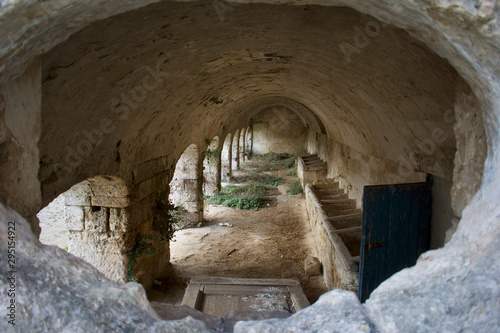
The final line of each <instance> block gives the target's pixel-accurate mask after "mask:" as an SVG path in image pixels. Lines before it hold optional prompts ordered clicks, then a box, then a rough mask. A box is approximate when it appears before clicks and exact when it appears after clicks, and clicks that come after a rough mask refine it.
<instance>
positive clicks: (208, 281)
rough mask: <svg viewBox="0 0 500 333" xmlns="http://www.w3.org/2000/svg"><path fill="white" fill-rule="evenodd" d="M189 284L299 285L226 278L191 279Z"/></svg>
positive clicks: (283, 280)
mask: <svg viewBox="0 0 500 333" xmlns="http://www.w3.org/2000/svg"><path fill="white" fill-rule="evenodd" d="M190 283H198V284H222V285H239V284H244V285H248V286H295V285H299V286H300V283H299V282H298V281H296V280H293V279H245V278H227V277H203V276H199V277H193V278H191V282H190Z"/></svg>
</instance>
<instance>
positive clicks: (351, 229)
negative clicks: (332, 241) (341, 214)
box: [334, 226, 362, 234]
mask: <svg viewBox="0 0 500 333" xmlns="http://www.w3.org/2000/svg"><path fill="white" fill-rule="evenodd" d="M361 228H362V227H361V226H356V227H348V228H340V229H336V230H335V231H334V232H335V233H336V234H346V233H351V232H359V233H361Z"/></svg>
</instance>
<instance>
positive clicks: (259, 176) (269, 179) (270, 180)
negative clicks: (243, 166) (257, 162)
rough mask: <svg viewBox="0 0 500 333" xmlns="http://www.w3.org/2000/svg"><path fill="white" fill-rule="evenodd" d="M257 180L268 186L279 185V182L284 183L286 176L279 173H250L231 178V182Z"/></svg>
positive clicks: (256, 181) (238, 182)
mask: <svg viewBox="0 0 500 333" xmlns="http://www.w3.org/2000/svg"><path fill="white" fill-rule="evenodd" d="M249 181H252V182H255V183H258V184H261V185H268V186H278V185H279V184H281V183H283V182H284V181H285V179H284V178H282V177H280V176H277V175H271V174H268V173H255V172H253V173H250V174H247V175H243V176H234V177H232V178H231V180H230V182H231V183H236V184H240V183H246V182H249Z"/></svg>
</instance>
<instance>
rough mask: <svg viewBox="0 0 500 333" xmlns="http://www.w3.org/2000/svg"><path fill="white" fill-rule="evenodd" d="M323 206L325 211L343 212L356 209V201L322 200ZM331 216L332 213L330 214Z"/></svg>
mask: <svg viewBox="0 0 500 333" xmlns="http://www.w3.org/2000/svg"><path fill="white" fill-rule="evenodd" d="M321 204H322V206H323V208H324V209H325V211H328V212H332V211H342V210H349V209H356V200H352V199H340V200H321ZM328 216H330V213H328Z"/></svg>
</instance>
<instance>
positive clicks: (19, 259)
mask: <svg viewBox="0 0 500 333" xmlns="http://www.w3.org/2000/svg"><path fill="white" fill-rule="evenodd" d="M8 221H15V222H16V230H15V232H16V239H15V246H16V264H15V270H16V271H17V273H15V275H16V280H15V282H16V287H15V289H16V291H15V292H16V322H15V323H16V325H15V327H14V326H12V325H10V324H8V323H7V321H6V320H3V319H2V320H1V321H0V331H2V332H103V331H107V332H132V331H133V332H209V331H207V329H206V326H205V324H203V323H202V322H200V321H197V320H194V319H193V318H191V317H187V318H185V319H183V320H176V321H169V322H165V321H160V320H159V318H158V315H157V314H156V313H155V312H154V310H153V309H152V307H151V305H150V304H149V302H148V300H147V298H146V294H145V292H144V289H143V287H142V286H141V285H139V284H136V283H127V284H120V283H116V282H113V281H110V280H107V279H106V278H105V277H104V275H103V274H101V273H100V272H99V271H97V270H96V269H95V268H94V267H92V266H91V265H89V264H87V263H86V262H84V261H83V260H81V259H79V258H76V257H74V256H73V255H71V254H69V253H67V252H65V251H63V250H61V249H59V248H57V247H55V246H45V245H42V244H40V243H39V242H38V240H37V239H36V238H35V236H34V235H33V234H32V232H31V230H30V227H29V225H28V223H27V222H26V221H24V219H23V218H22V217H20V216H19V215H18V214H17V213H15V212H13V211H12V210H11V209H9V208H6V207H5V206H4V205H3V204H0V251H1V253H2V255H0V267H1V274H2V276H7V272H6V267H7V256H6V255H4V254H5V253H7V235H8ZM8 288H9V286H8V285H7V281H6V280H5V279H1V280H0V290H2V293H1V294H0V304H9V303H8V302H10V298H9V297H8V294H7V293H4V292H3V291H4V290H6V289H8Z"/></svg>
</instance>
